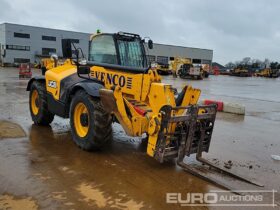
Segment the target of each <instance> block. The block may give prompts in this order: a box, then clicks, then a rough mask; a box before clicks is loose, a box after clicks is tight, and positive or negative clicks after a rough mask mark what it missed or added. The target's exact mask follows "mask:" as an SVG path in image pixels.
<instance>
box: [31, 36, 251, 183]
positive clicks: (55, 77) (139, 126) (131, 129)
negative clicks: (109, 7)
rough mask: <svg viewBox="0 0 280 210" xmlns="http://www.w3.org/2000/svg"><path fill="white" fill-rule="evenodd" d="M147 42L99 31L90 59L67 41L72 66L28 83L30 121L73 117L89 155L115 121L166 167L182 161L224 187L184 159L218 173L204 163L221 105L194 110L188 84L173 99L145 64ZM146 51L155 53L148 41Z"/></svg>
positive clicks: (101, 144)
mask: <svg viewBox="0 0 280 210" xmlns="http://www.w3.org/2000/svg"><path fill="white" fill-rule="evenodd" d="M144 42H145V40H144V39H142V38H141V37H140V36H139V35H137V34H132V33H125V32H119V33H114V34H109V33H98V34H95V35H93V36H92V37H91V40H90V46H89V47H90V48H89V49H90V50H89V57H88V59H87V61H85V60H84V59H83V53H82V52H81V49H80V48H77V47H76V46H75V45H74V44H73V43H72V42H71V40H70V39H63V40H62V51H63V57H64V58H66V59H68V60H67V62H65V63H64V64H63V65H61V66H57V67H55V68H51V69H49V70H48V71H46V73H45V75H42V76H37V77H34V78H32V79H31V80H30V81H29V83H28V86H27V91H30V94H29V101H30V102H29V106H30V113H31V117H32V120H33V122H34V123H35V124H38V125H48V124H50V123H51V122H52V121H53V119H54V116H55V115H57V116H60V117H63V118H70V125H71V133H72V138H73V141H74V142H75V143H76V144H77V145H78V146H79V147H80V148H82V149H84V150H94V149H96V148H100V147H104V146H106V144H107V143H108V142H109V141H110V139H111V137H112V122H117V123H120V124H121V125H122V127H123V129H124V130H125V132H126V134H127V135H130V136H140V137H141V136H142V135H143V134H147V136H148V145H147V149H146V152H147V154H148V155H149V156H151V157H153V158H155V159H156V160H158V161H159V162H161V163H162V162H164V161H166V160H170V159H171V158H177V163H178V165H180V166H181V167H183V168H184V169H185V170H188V171H189V172H191V173H193V174H196V175H197V176H199V177H201V178H204V179H206V180H208V181H210V182H213V183H216V184H219V182H218V181H217V180H214V179H211V178H208V177H206V176H203V175H201V174H199V173H198V172H194V170H193V168H192V167H191V166H189V165H187V164H186V163H184V161H183V159H184V157H185V156H190V155H191V154H197V160H199V161H200V162H203V163H205V164H207V165H210V166H211V167H215V168H217V167H216V166H215V165H213V164H212V163H210V162H208V161H207V160H205V159H203V158H202V152H208V150H209V146H210V142H211V136H212V132H213V128H214V123H215V117H216V111H217V107H216V105H207V106H205V105H197V101H198V99H199V96H200V90H199V89H196V88H192V87H191V86H190V85H188V86H185V87H184V88H183V90H182V91H181V92H180V93H179V95H178V96H177V97H175V94H174V93H175V92H176V91H175V89H174V88H173V87H172V86H171V85H168V84H164V83H162V82H161V78H160V76H159V75H158V73H157V71H156V70H155V69H154V70H152V69H151V68H149V66H148V65H147V60H146V52H145V48H144ZM148 46H149V49H152V47H153V42H152V41H151V40H149V41H148ZM73 52H74V54H72V53H73ZM217 169H218V170H220V171H223V172H224V173H228V174H230V173H229V172H227V171H225V170H223V169H219V168H217ZM235 176H236V175H235ZM243 180H245V179H243ZM246 181H247V182H251V181H249V180H246Z"/></svg>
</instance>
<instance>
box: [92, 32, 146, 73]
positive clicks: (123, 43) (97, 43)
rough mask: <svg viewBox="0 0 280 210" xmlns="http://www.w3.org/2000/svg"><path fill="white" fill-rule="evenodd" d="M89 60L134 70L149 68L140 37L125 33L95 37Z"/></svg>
mask: <svg viewBox="0 0 280 210" xmlns="http://www.w3.org/2000/svg"><path fill="white" fill-rule="evenodd" d="M88 60H89V62H95V63H105V64H112V65H120V66H126V67H132V68H147V67H148V66H147V58H146V53H145V48H144V45H143V41H142V40H141V38H140V36H139V35H136V34H130V33H123V32H119V33H116V34H97V35H95V36H93V37H92V39H91V41H90V49H89V59H88Z"/></svg>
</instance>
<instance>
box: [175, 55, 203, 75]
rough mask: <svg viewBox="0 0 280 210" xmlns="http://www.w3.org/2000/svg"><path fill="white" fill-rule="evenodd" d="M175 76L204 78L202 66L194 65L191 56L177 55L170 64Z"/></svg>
mask: <svg viewBox="0 0 280 210" xmlns="http://www.w3.org/2000/svg"><path fill="white" fill-rule="evenodd" d="M170 66H171V68H172V74H173V77H177V76H179V77H180V78H183V79H197V80H198V79H203V69H202V67H201V66H194V65H193V64H192V62H191V59H189V58H181V57H175V58H174V60H173V61H171V64H170Z"/></svg>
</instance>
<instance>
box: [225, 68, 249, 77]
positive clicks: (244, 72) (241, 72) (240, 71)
mask: <svg viewBox="0 0 280 210" xmlns="http://www.w3.org/2000/svg"><path fill="white" fill-rule="evenodd" d="M229 75H230V76H236V77H251V76H252V74H251V73H250V72H249V70H248V68H247V67H245V66H238V67H236V68H234V69H233V70H231V71H230V74H229Z"/></svg>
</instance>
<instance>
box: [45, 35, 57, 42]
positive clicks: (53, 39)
mask: <svg viewBox="0 0 280 210" xmlns="http://www.w3.org/2000/svg"><path fill="white" fill-rule="evenodd" d="M42 40H46V41H56V37H55V36H42Z"/></svg>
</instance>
